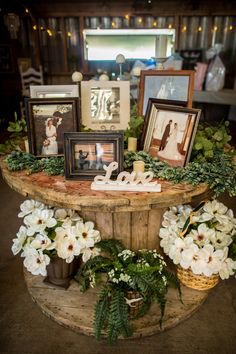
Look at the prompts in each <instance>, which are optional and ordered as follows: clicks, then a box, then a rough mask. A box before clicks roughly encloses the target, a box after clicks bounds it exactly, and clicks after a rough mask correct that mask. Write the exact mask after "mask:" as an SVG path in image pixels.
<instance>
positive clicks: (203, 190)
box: [0, 159, 210, 212]
mask: <svg viewBox="0 0 236 354" xmlns="http://www.w3.org/2000/svg"><path fill="white" fill-rule="evenodd" d="M0 167H1V170H2V175H3V178H4V180H5V181H6V182H7V184H8V185H9V186H10V187H11V188H12V189H13V190H15V191H17V192H19V193H20V194H22V195H24V196H25V197H28V198H33V199H36V200H39V201H42V202H44V203H46V204H49V205H53V206H61V207H65V208H71V209H75V210H82V209H83V210H87V211H95V210H99V211H117V212H118V211H137V210H140V211H141V210H151V209H152V208H162V207H167V206H172V205H177V204H186V203H194V202H195V203H198V202H199V201H201V200H202V199H203V198H206V194H208V193H209V192H210V191H209V188H208V187H207V185H205V184H200V185H198V186H193V185H189V184H186V183H180V184H173V183H171V182H167V181H158V182H159V183H161V188H162V191H161V192H121V191H93V190H91V189H90V185H91V181H68V180H66V179H65V177H64V176H47V175H46V174H45V173H43V172H38V173H34V174H31V175H28V174H27V172H26V171H25V170H24V171H17V172H11V171H10V170H8V168H7V165H6V163H5V162H4V160H3V159H0Z"/></svg>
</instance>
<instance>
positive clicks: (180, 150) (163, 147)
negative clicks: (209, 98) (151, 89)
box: [141, 100, 201, 166]
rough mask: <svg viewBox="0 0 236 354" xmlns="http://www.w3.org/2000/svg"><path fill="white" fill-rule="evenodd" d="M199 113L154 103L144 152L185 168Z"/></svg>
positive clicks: (147, 119) (146, 132)
mask: <svg viewBox="0 0 236 354" xmlns="http://www.w3.org/2000/svg"><path fill="white" fill-rule="evenodd" d="M150 102H151V100H150ZM200 113H201V110H199V109H193V108H186V107H177V106H171V105H163V104H158V103H152V102H151V103H150V104H149V105H148V110H147V113H146V116H145V129H144V130H143V136H142V139H141V140H142V142H143V150H144V151H146V152H148V153H149V154H150V155H151V156H152V157H157V158H158V159H159V160H161V161H165V162H166V163H168V164H169V165H170V166H185V165H186V164H187V163H188V161H189V158H190V155H191V150H192V145H193V141H194V137H195V134H196V130H197V125H198V122H199V118H200Z"/></svg>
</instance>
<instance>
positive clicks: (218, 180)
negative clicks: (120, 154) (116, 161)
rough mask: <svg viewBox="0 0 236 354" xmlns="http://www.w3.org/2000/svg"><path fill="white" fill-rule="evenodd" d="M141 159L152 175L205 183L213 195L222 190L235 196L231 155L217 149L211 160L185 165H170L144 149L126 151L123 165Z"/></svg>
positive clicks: (160, 177) (164, 178)
mask: <svg viewBox="0 0 236 354" xmlns="http://www.w3.org/2000/svg"><path fill="white" fill-rule="evenodd" d="M137 160H143V161H144V162H145V169H146V170H147V171H153V172H154V177H156V178H159V179H163V180H168V181H171V182H173V183H181V182H186V183H190V184H193V185H197V184H199V183H207V184H208V185H209V187H210V188H211V189H212V190H213V192H214V195H215V197H217V196H219V195H220V194H221V193H223V192H226V191H227V192H228V193H229V195H230V196H236V173H235V166H234V164H233V161H232V157H231V156H230V155H229V154H225V153H223V152H221V151H219V150H215V151H214V155H213V157H212V159H211V161H209V162H208V161H203V162H201V163H200V162H195V161H193V162H190V163H189V164H187V165H186V167H177V168H176V167H170V166H169V165H167V164H166V163H165V162H161V161H159V160H158V159H157V158H153V157H151V156H150V155H149V154H147V153H146V152H144V151H140V152H128V153H127V154H126V155H125V166H126V167H127V168H128V167H131V166H132V164H133V161H137Z"/></svg>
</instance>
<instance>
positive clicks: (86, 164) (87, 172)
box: [64, 131, 124, 180]
mask: <svg viewBox="0 0 236 354" xmlns="http://www.w3.org/2000/svg"><path fill="white" fill-rule="evenodd" d="M123 140H124V139H123V132H100V131H99V132H88V133H87V132H81V133H80V132H79V133H65V134H64V143H65V149H64V150H65V176H66V178H67V179H88V180H91V179H94V177H95V176H97V175H103V174H105V170H104V166H108V165H109V164H110V163H111V162H113V161H116V162H118V166H119V167H118V169H117V170H116V171H114V172H113V173H112V177H117V175H118V174H119V173H120V172H121V171H122V170H123V143H124V141H123Z"/></svg>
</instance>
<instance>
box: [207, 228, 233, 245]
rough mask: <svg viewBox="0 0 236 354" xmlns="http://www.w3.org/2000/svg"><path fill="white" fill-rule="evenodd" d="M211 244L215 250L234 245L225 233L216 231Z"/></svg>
mask: <svg viewBox="0 0 236 354" xmlns="http://www.w3.org/2000/svg"><path fill="white" fill-rule="evenodd" d="M211 243H212V245H213V246H214V247H215V249H222V248H224V247H226V246H229V245H230V244H231V243H232V238H231V236H230V235H227V234H226V233H224V232H219V231H216V232H215V235H214V236H211Z"/></svg>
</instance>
